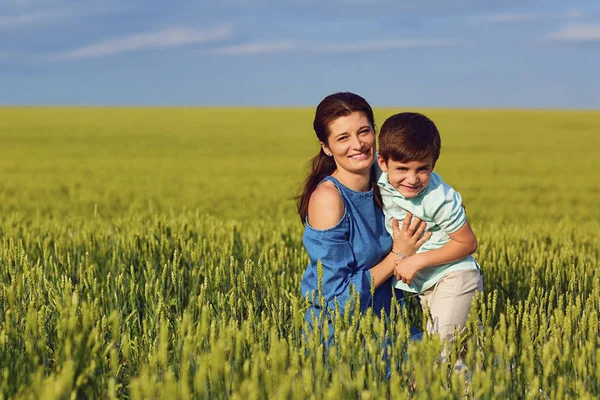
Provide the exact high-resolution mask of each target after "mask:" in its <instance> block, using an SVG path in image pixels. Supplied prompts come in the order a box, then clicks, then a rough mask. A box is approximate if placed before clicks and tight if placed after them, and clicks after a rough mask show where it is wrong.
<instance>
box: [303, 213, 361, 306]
mask: <svg viewBox="0 0 600 400" xmlns="http://www.w3.org/2000/svg"><path fill="white" fill-rule="evenodd" d="M349 227H350V224H349V221H348V216H347V214H344V216H343V217H342V219H341V220H340V222H338V224H337V225H335V226H334V227H332V228H330V229H325V230H318V229H314V228H312V227H311V226H310V225H309V224H308V222H307V224H306V228H305V231H304V236H303V243H304V246H305V248H306V250H307V252H308V255H309V257H310V266H309V268H308V270H307V276H306V278H308V279H305V280H304V281H303V285H302V294H303V295H305V296H307V297H309V298H311V296H312V295H313V294H312V293H313V292H314V302H315V303H316V302H318V299H319V291H318V288H319V280H318V271H317V263H318V262H319V261H320V262H321V265H322V268H323V277H322V281H321V285H322V286H321V287H322V294H323V300H324V303H325V308H326V311H331V310H335V308H336V301H337V306H338V307H339V310H340V312H341V313H342V314H344V313H345V312H346V309H347V308H348V307H349V309H350V310H352V309H353V308H354V296H353V295H352V289H351V288H352V287H355V289H356V292H357V293H358V296H359V298H360V310H361V312H364V311H365V310H366V309H367V308H368V307H369V306H370V305H371V303H372V295H371V281H372V277H371V272H370V271H369V268H370V267H372V266H368V267H365V266H363V269H361V268H360V266H359V265H358V263H357V260H356V257H355V254H354V251H353V248H352V246H351V244H350V241H349V229H350V228H349ZM315 305H316V306H318V307H319V308H321V307H322V305H319V304H315Z"/></svg>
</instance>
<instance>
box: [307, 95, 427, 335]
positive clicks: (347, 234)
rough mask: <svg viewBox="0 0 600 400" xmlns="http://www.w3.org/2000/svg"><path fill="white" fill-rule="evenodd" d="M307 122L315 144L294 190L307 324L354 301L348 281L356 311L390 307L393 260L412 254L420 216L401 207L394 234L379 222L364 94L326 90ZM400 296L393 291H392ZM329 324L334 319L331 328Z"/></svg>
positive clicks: (372, 137) (372, 124)
mask: <svg viewBox="0 0 600 400" xmlns="http://www.w3.org/2000/svg"><path fill="white" fill-rule="evenodd" d="M313 127H314V130H315V133H316V134H317V138H318V139H319V143H320V144H321V150H320V151H319V154H318V155H317V156H316V157H314V158H313V160H312V171H311V173H310V175H309V176H308V178H307V179H306V182H305V184H304V188H303V190H302V193H301V194H300V196H299V197H298V213H299V215H300V218H301V220H302V223H303V224H304V225H305V230H304V236H303V243H304V246H305V247H306V250H307V252H308V254H309V257H310V264H309V266H308V268H307V269H306V272H305V273H304V277H303V279H302V288H301V290H302V294H303V295H304V296H306V297H307V298H308V299H309V301H310V307H309V308H308V310H307V311H306V314H305V319H306V320H307V321H308V323H309V325H310V326H311V327H312V323H313V318H317V319H318V320H319V321H320V322H323V321H324V319H325V320H330V319H331V315H332V313H333V310H335V309H336V303H337V308H338V309H339V311H340V313H341V314H344V313H346V312H349V310H352V309H354V304H353V298H354V296H352V294H351V293H352V292H351V287H354V288H355V289H356V292H357V294H358V298H359V299H360V310H361V312H363V313H364V312H365V311H366V310H367V308H369V307H372V308H373V312H374V313H375V314H376V315H379V314H380V312H381V310H384V311H385V313H386V315H388V314H389V310H390V304H391V301H392V291H393V290H394V289H393V288H392V284H391V279H392V278H391V277H392V273H393V271H394V268H395V266H396V262H397V261H398V259H399V258H400V257H404V256H408V255H412V254H414V253H415V252H416V250H417V249H418V248H419V247H420V246H421V244H423V243H424V242H425V241H426V240H427V238H428V235H426V236H423V237H421V236H422V234H423V231H424V229H425V223H421V221H420V220H418V219H416V218H415V219H414V221H413V223H412V224H411V217H412V216H411V215H407V219H405V221H404V223H403V225H402V229H399V228H398V223H397V222H395V221H394V222H395V223H394V238H393V240H392V238H391V237H390V236H389V234H388V233H387V231H386V229H385V225H384V216H383V212H382V210H381V198H380V196H379V192H378V190H377V182H376V179H375V177H374V171H373V170H372V168H371V167H372V165H373V162H374V160H375V150H376V146H375V120H374V117H373V110H372V109H371V106H369V104H368V103H367V102H366V100H365V99H363V98H362V97H360V96H358V95H356V94H353V93H348V92H344V93H335V94H332V95H330V96H327V97H326V98H325V99H323V101H321V103H320V104H319V105H318V106H317V110H316V115H315V120H314V123H313ZM319 261H320V262H321V265H322V269H323V272H322V274H323V275H322V279H321V291H322V292H321V295H322V297H321V300H319V297H320V296H319V289H318V288H319V278H318V267H317V263H318V262H319ZM372 285H373V286H374V287H375V292H374V294H373V295H372V294H371V286H372ZM402 297H403V295H402V292H400V291H397V293H396V298H398V299H400V298H402ZM321 313H323V314H321ZM323 315H324V316H325V318H323ZM331 329H332V324H330V334H332V333H333V331H332V330H331Z"/></svg>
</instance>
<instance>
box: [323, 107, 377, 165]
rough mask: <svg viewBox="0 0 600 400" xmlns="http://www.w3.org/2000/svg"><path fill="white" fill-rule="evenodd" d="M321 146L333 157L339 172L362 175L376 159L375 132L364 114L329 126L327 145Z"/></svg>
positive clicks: (334, 122) (343, 119) (351, 115)
mask: <svg viewBox="0 0 600 400" xmlns="http://www.w3.org/2000/svg"><path fill="white" fill-rule="evenodd" d="M321 146H322V147H323V150H324V151H325V153H326V154H332V155H333V159H334V160H335V163H336V165H337V168H338V170H345V171H348V172H353V173H362V172H364V170H365V169H367V170H368V169H369V168H371V165H372V164H373V161H374V159H375V131H374V130H373V127H372V126H371V123H370V122H369V120H368V119H367V117H366V116H365V115H364V114H363V113H361V112H354V113H352V114H350V115H348V116H345V117H339V118H338V119H336V120H335V121H333V122H332V123H331V124H329V137H328V138H327V143H323V142H321Z"/></svg>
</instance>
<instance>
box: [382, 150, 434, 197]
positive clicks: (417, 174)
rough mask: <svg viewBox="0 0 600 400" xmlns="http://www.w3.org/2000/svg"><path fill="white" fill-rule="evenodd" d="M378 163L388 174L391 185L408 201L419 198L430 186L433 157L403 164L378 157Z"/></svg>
mask: <svg viewBox="0 0 600 400" xmlns="http://www.w3.org/2000/svg"><path fill="white" fill-rule="evenodd" d="M377 162H378V163H379V167H380V168H381V170H382V171H383V172H387V174H388V181H389V183H390V185H392V186H393V187H394V189H396V190H397V191H398V192H399V193H400V194H401V195H402V196H404V197H406V198H407V199H412V198H414V197H417V196H418V195H419V193H421V192H422V191H423V190H424V189H425V188H426V187H427V185H429V180H430V179H431V172H433V167H434V163H433V157H427V158H426V159H424V160H419V161H409V162H405V163H401V162H398V161H394V160H392V159H389V160H387V162H386V161H385V160H384V159H383V157H381V156H378V157H377Z"/></svg>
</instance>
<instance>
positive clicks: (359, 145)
mask: <svg viewBox="0 0 600 400" xmlns="http://www.w3.org/2000/svg"><path fill="white" fill-rule="evenodd" d="M352 144H353V146H354V148H355V149H358V150H360V149H362V148H363V142H361V141H360V139H359V138H358V136H356V137H354V141H353V143H352Z"/></svg>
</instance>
